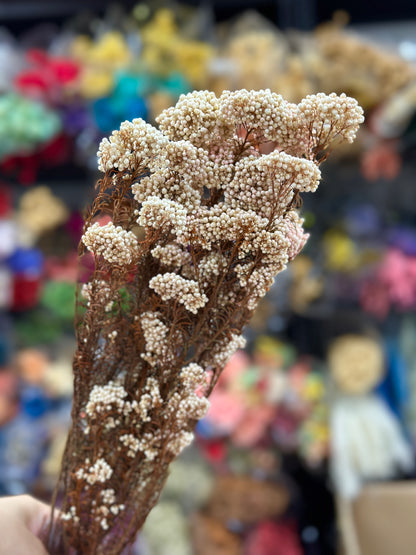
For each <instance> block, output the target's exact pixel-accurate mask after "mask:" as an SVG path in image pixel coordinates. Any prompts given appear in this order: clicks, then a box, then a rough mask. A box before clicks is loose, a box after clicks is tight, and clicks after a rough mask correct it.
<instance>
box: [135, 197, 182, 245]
mask: <svg viewBox="0 0 416 555" xmlns="http://www.w3.org/2000/svg"><path fill="white" fill-rule="evenodd" d="M137 222H138V224H139V225H141V226H143V227H153V228H155V229H160V228H162V227H163V226H167V227H171V228H172V230H173V231H174V233H176V235H177V239H178V242H181V243H183V242H184V243H185V244H186V243H187V237H186V235H185V237H183V235H184V234H186V210H185V208H184V207H183V206H182V205H181V204H179V203H177V202H175V201H173V200H167V199H161V198H159V197H150V198H148V199H147V200H146V201H144V202H143V204H142V208H141V210H140V215H139V219H138V220H137Z"/></svg>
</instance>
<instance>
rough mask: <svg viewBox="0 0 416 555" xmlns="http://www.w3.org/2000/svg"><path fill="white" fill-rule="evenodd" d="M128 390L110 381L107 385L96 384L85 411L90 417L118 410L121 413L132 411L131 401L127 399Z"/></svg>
mask: <svg viewBox="0 0 416 555" xmlns="http://www.w3.org/2000/svg"><path fill="white" fill-rule="evenodd" d="M126 397H127V391H126V390H125V389H124V387H123V386H122V385H120V384H116V383H114V382H113V381H109V382H108V383H107V384H106V385H94V387H93V388H92V390H91V392H90V395H89V398H88V403H87V406H86V407H85V412H86V413H87V414H88V416H90V417H96V416H97V414H100V413H104V412H110V411H112V410H116V411H117V412H118V413H119V414H123V413H124V414H128V413H129V412H131V410H132V407H131V403H129V402H128V401H126V400H125V399H126Z"/></svg>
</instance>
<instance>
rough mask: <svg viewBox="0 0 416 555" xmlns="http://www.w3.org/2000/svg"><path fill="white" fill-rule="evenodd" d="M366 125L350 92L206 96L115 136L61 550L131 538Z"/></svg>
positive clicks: (86, 314)
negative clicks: (322, 189)
mask: <svg viewBox="0 0 416 555" xmlns="http://www.w3.org/2000/svg"><path fill="white" fill-rule="evenodd" d="M362 121H363V115H362V110H361V108H360V107H359V106H358V104H357V102H356V101H355V100H354V99H351V98H348V97H347V96H345V95H340V96H337V95H335V94H331V95H329V96H327V95H324V94H317V95H313V96H308V97H307V98H305V99H304V100H303V101H302V102H300V104H297V105H296V104H290V103H288V102H286V101H285V100H284V99H283V98H282V97H281V96H279V95H277V94H274V93H271V92H270V91H269V90H264V91H246V90H242V91H236V92H229V91H225V92H224V93H223V94H222V95H221V96H220V97H219V98H217V97H216V96H215V95H214V94H213V93H211V92H207V91H200V92H193V93H191V94H188V95H186V96H181V98H180V99H179V101H178V103H177V104H176V106H175V107H172V108H169V109H167V110H165V111H164V112H163V113H162V114H161V115H160V116H159V118H158V124H159V130H158V129H156V128H154V127H152V126H151V125H149V124H147V123H145V122H144V121H142V120H140V119H137V120H133V122H124V123H123V124H122V125H121V127H120V130H119V131H114V132H113V134H112V135H111V137H110V139H109V140H107V139H104V140H103V141H102V143H101V145H100V149H99V152H98V156H99V168H100V170H101V171H102V172H103V173H104V176H103V177H102V179H100V180H99V181H98V183H97V195H96V198H95V200H94V202H93V204H92V207H91V210H90V212H89V215H88V217H87V218H86V222H85V229H84V235H83V237H82V241H81V245H80V255H81V256H83V255H84V254H85V252H88V251H90V252H91V253H93V256H94V260H95V269H94V271H93V273H92V275H91V276H90V278H89V279H88V281H87V282H86V283H84V284H82V286H81V285H80V290H79V293H78V298H77V307H78V321H77V323H76V334H77V343H78V347H77V351H76V354H75V358H74V400H73V409H72V427H71V430H70V432H69V436H68V440H67V445H66V449H65V453H64V458H63V463H62V470H61V476H60V480H59V486H60V488H61V490H62V492H63V505H62V510H61V513H60V516H59V517H58V518H57V519H55V520H54V521H52V524H51V528H50V530H49V537H48V541H47V545H48V548H49V549H50V552H51V553H66V554H83V555H87V554H102V555H104V554H105V555H112V554H120V553H122V552H123V550H125V549H126V548H128V546H130V545H131V544H132V542H133V541H134V538H135V535H136V533H137V531H138V530H139V529H140V528H141V526H142V525H143V523H144V521H145V519H146V516H147V514H148V513H149V511H150V510H151V508H152V507H153V506H154V505H155V503H156V502H157V499H158V497H159V495H160V492H161V489H162V487H163V484H164V482H165V480H166V477H167V473H168V467H169V463H170V462H171V461H172V460H173V459H174V458H175V457H176V456H177V455H178V454H179V453H180V452H181V450H182V449H183V448H184V447H185V446H187V445H188V444H189V443H190V442H191V441H192V437H193V429H194V427H195V425H196V422H197V421H198V419H200V418H201V417H202V416H203V415H204V414H205V412H206V410H207V408H208V401H207V396H208V395H209V393H210V392H211V391H212V389H213V387H214V385H215V383H216V381H217V379H218V377H219V375H220V373H221V371H222V369H223V367H224V365H225V363H226V362H227V360H228V358H229V357H230V355H231V354H232V353H233V352H234V351H235V350H236V349H237V348H238V347H242V346H243V345H244V339H243V337H242V335H241V332H242V329H243V327H244V325H245V324H247V322H248V321H249V320H250V316H251V315H252V313H253V311H254V309H255V308H256V305H257V302H258V301H259V299H260V298H261V297H263V296H264V295H265V293H266V292H267V290H268V289H269V288H270V286H271V285H272V283H273V280H274V277H275V276H276V274H277V273H279V272H280V271H282V270H283V269H284V268H285V267H286V265H287V263H288V262H289V261H290V260H291V259H293V258H294V257H295V256H296V254H297V253H298V252H299V251H300V250H301V249H302V247H303V245H304V243H305V241H306V239H307V235H305V234H304V232H303V229H302V219H301V218H300V216H299V215H298V212H297V206H298V204H299V194H300V193H303V192H307V191H315V190H316V188H317V186H318V183H319V180H320V177H321V174H320V170H319V167H318V166H319V164H320V162H321V161H322V160H323V159H324V158H325V157H326V155H327V153H328V149H329V148H330V146H331V145H332V144H333V143H334V141H335V142H336V141H340V140H346V141H349V142H351V141H353V140H354V138H355V134H356V131H357V129H358V126H359V124H360V123H361V122H362ZM105 215H108V216H110V219H111V221H108V218H107V221H108V223H105V224H104V225H102V224H103V218H101V222H97V221H96V219H97V217H98V216H100V217H102V216H105Z"/></svg>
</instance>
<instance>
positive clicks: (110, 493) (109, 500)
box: [100, 488, 116, 505]
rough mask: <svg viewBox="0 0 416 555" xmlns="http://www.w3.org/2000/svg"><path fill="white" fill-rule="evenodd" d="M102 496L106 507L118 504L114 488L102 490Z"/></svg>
mask: <svg viewBox="0 0 416 555" xmlns="http://www.w3.org/2000/svg"><path fill="white" fill-rule="evenodd" d="M100 495H101V497H102V498H103V503H105V504H106V505H112V504H113V503H115V502H116V492H115V491H114V490H113V489H112V488H108V489H103V490H101V492H100Z"/></svg>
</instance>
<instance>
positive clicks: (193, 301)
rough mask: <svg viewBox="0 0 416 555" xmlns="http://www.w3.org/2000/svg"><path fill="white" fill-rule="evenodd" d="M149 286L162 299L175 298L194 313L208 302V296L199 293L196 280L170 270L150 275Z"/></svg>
mask: <svg viewBox="0 0 416 555" xmlns="http://www.w3.org/2000/svg"><path fill="white" fill-rule="evenodd" d="M149 287H150V288H151V289H153V290H154V291H156V293H157V294H158V295H160V297H161V298H162V299H163V300H164V301H168V300H170V299H175V300H177V301H178V302H179V303H181V304H183V305H184V306H185V308H186V309H187V310H189V312H193V313H194V314H196V313H197V312H198V310H199V309H200V308H202V307H203V306H205V304H206V303H207V302H208V297H207V296H206V295H205V294H204V293H201V291H200V290H199V285H198V283H197V282H196V281H193V280H190V279H184V278H183V277H182V276H179V275H177V274H174V273H172V272H167V273H165V274H157V275H156V276H154V277H152V279H151V280H150V281H149Z"/></svg>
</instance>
